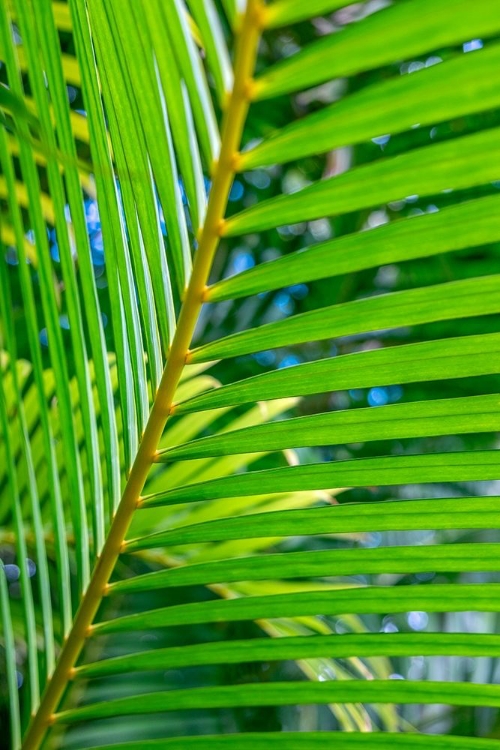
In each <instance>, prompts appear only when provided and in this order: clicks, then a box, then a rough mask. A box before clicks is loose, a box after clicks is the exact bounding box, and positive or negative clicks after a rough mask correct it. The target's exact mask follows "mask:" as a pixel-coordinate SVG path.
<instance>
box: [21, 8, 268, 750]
mask: <svg viewBox="0 0 500 750" xmlns="http://www.w3.org/2000/svg"><path fill="white" fill-rule="evenodd" d="M263 11H264V7H263V5H262V0H248V3H247V9H246V12H245V15H244V18H243V22H242V24H241V26H240V29H239V36H238V39H237V42H236V59H235V66H234V87H233V91H232V93H231V96H230V98H229V102H228V106H227V109H226V112H225V115H224V119H223V124H222V136H221V150H220V156H219V160H218V163H217V164H216V165H215V168H214V170H213V174H214V178H213V184H212V190H211V193H210V197H209V201H208V207H207V214H206V219H205V224H204V226H203V229H202V231H201V234H200V239H199V245H198V249H197V251H196V255H195V259H194V263H193V271H192V274H191V278H190V280H189V284H188V286H187V289H186V294H185V299H184V303H183V306H182V310H181V313H180V316H179V320H178V324H177V329H176V332H175V336H174V339H173V341H172V346H171V349H170V352H169V356H168V361H167V364H166V367H165V369H164V372H163V376H162V379H161V382H160V385H159V388H158V391H157V393H156V397H155V400H154V403H153V407H152V409H151V412H150V415H149V419H148V422H147V425H146V429H145V431H144V434H143V437H142V440H141V443H140V445H139V450H138V452H137V455H136V458H135V460H134V463H133V466H132V468H131V471H130V474H129V477H128V480H127V484H126V487H125V490H124V492H123V495H122V499H121V501H120V504H119V506H118V508H117V511H116V514H115V516H114V518H113V522H112V524H111V527H110V529H109V533H108V536H107V539H106V542H105V544H104V547H103V549H102V552H101V555H100V556H99V559H98V561H97V564H96V566H95V569H94V571H93V574H92V577H91V580H90V583H89V586H88V588H87V590H86V592H85V594H84V596H83V598H82V601H81V604H80V607H79V609H78V612H77V613H76V616H75V619H74V622H73V627H72V629H71V631H70V633H69V635H68V637H67V639H66V641H65V643H64V646H63V648H62V650H61V653H60V656H59V659H58V662H57V665H56V668H55V671H54V673H53V675H52V677H51V679H50V680H49V682H48V683H47V686H46V688H45V692H44V694H43V696H42V699H41V702H40V706H39V709H38V711H37V713H36V715H35V716H33V717H32V721H31V723H30V725H29V727H28V730H27V732H26V735H25V738H24V742H23V749H24V750H37V748H39V747H40V745H41V744H42V742H43V740H44V738H45V734H46V732H47V729H48V727H49V726H50V725H51V724H52V723H54V722H55V721H56V720H57V715H56V714H55V711H57V708H58V705H59V702H60V700H61V697H62V695H63V693H64V690H65V688H66V686H67V683H68V681H69V680H71V678H72V674H73V670H74V668H75V664H76V662H77V659H78V657H79V655H80V653H81V651H82V649H83V647H84V645H85V640H86V638H87V637H88V635H89V634H90V633H91V630H92V622H93V620H94V617H95V615H96V612H97V610H98V608H99V605H100V603H101V601H102V598H103V595H104V592H105V590H106V586H107V585H108V581H109V578H110V576H111V574H112V572H113V569H114V566H115V563H116V560H117V558H118V556H119V554H120V550H121V547H122V543H123V540H124V539H125V535H126V533H127V530H128V527H129V525H130V521H131V519H132V516H133V514H134V512H135V510H136V509H137V507H138V505H139V504H140V497H141V492H142V489H143V487H144V484H145V482H146V479H147V476H148V473H149V469H150V467H151V465H152V463H153V460H154V457H155V454H156V450H157V447H158V444H159V441H160V438H161V436H162V433H163V430H164V428H165V424H166V422H167V419H168V416H169V413H170V408H171V406H172V403H173V398H174V395H175V390H176V388H177V384H178V382H179V379H180V377H181V375H182V372H183V369H184V365H185V363H186V358H187V356H188V352H189V346H190V344H191V340H192V336H193V332H194V329H195V325H196V322H197V320H198V316H199V312H200V309H201V306H202V304H203V301H204V294H205V289H206V284H207V281H208V277H209V273H210V270H211V267H212V262H213V258H214V255H215V252H216V250H217V247H218V245H219V241H220V230H221V225H222V223H223V220H224V215H225V211H226V206H227V201H228V195H229V191H230V189H231V184H232V181H233V178H234V173H235V169H234V166H235V158H236V154H237V152H238V149H239V147H240V142H241V135H242V131H243V127H244V124H245V120H246V116H247V112H248V106H249V95H250V93H251V82H252V76H253V72H254V67H255V60H256V56H257V47H258V43H259V39H260V33H261V23H262V20H263Z"/></svg>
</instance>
